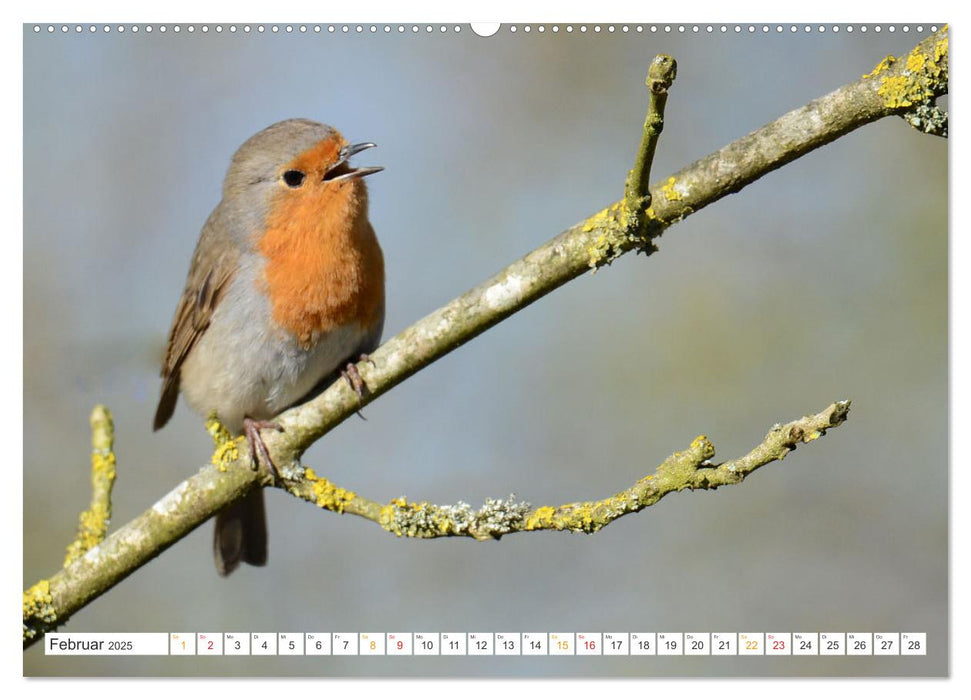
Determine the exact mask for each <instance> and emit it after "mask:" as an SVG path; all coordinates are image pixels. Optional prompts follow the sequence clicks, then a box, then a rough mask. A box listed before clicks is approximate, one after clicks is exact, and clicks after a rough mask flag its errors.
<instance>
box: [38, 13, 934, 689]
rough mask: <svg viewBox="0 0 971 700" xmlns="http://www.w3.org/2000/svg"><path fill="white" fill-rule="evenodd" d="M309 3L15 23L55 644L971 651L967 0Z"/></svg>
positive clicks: (241, 652)
mask: <svg viewBox="0 0 971 700" xmlns="http://www.w3.org/2000/svg"><path fill="white" fill-rule="evenodd" d="M291 14H292V13H290V12H283V11H281V12H280V16H281V18H284V19H292V20H295V21H285V22H277V23H274V22H263V23H245V22H244V23H239V22H235V23H234V22H206V23H200V22H164V23H135V24H132V23H124V22H120V23H119V22H105V21H97V22H92V21H77V18H83V17H82V16H83V15H84V11H83V10H79V11H77V12H75V13H73V15H72V17H70V18H68V17H65V18H64V19H63V20H58V18H56V17H50V18H49V20H50V21H45V22H38V21H34V22H31V21H28V22H27V23H26V24H24V25H23V30H22V31H23V213H24V217H23V220H24V223H23V313H24V322H23V334H24V340H23V349H24V363H23V375H24V390H23V404H24V408H23V421H24V435H23V446H24V456H23V465H24V471H23V483H24V487H23V488H24V490H23V505H24V509H23V512H24V516H23V517H24V522H23V527H24V538H23V552H24V554H23V570H24V573H23V587H24V655H23V672H24V675H26V676H32V677H60V676H72V677H77V676H108V677H112V676H146V677H185V676H215V677H230V676H232V677H251V676H252V677H277V676H287V677H291V678H292V677H377V678H380V677H452V678H473V677H498V678H508V677H522V678H537V677H561V678H562V677H567V678H646V677H686V676H689V677H694V676H699V677H708V676H718V677H736V676H738V677H742V676H744V677H763V676H764V677H786V676H794V677H840V676H846V677H886V676H900V677H941V676H946V675H947V674H948V668H949V667H948V658H949V653H950V649H949V622H948V613H949V611H948V517H949V509H948V490H947V486H948V448H947V439H948V419H949V414H948V381H949V375H948V262H949V261H948V206H949V199H948V185H949V181H948V168H949V160H948V140H947V129H948V114H947V111H948V98H947V94H948V51H949V28H948V26H947V25H946V23H945V22H933V21H927V22H911V23H907V24H903V23H887V22H883V23H852V24H849V23H834V22H814V23H811V24H806V23H801V24H791V23H785V24H777V23H765V22H751V23H750V22H746V23H741V24H737V23H697V22H681V23H679V22H673V23H671V22H667V23H651V22H634V21H630V22H623V21H617V22H573V23H570V22H555V21H552V22H527V23H523V22H519V23H516V22H504V23H495V24H469V23H467V22H429V21H427V18H426V21H424V22H418V23H416V22H373V21H372V22H329V21H327V18H326V17H325V16H323V15H326V8H324V9H322V10H321V11H320V12H319V13H318V14H320V15H321V16H308V17H304V18H300V17H296V16H293V17H290V16H289V15H291ZM284 15H287V17H284ZM551 18H552V19H556V18H555V17H552V15H551ZM44 19H48V18H47V17H46V16H45V18H44ZM69 19H70V20H71V21H67V20H69ZM301 19H303V20H304V21H297V20H301ZM389 19H391V18H390V17H389ZM931 19H934V18H931ZM783 458H785V459H783Z"/></svg>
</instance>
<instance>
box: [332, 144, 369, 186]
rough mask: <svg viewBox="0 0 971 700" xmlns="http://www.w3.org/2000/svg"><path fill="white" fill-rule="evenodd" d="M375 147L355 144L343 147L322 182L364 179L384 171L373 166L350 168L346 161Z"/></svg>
mask: <svg viewBox="0 0 971 700" xmlns="http://www.w3.org/2000/svg"><path fill="white" fill-rule="evenodd" d="M375 146H377V144H376V143H355V144H353V145H347V146H344V148H342V149H341V152H340V157H339V158H338V159H337V162H336V163H334V165H332V166H331V167H330V169H329V170H328V171H327V173H326V174H325V175H324V180H325V181H327V182H339V181H340V180H349V179H351V178H354V177H365V176H367V175H373V174H374V173H379V172H381V171H382V170H384V167H383V166H380V165H373V166H367V167H363V168H352V167H351V166H350V165H349V164H348V162H347V160H348V159H349V158H350V157H351V156H354V155H357V154H358V153H360V152H361V151H366V150H367V149H369V148H374V147H375Z"/></svg>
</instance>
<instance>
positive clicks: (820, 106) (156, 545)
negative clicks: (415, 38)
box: [24, 27, 948, 647]
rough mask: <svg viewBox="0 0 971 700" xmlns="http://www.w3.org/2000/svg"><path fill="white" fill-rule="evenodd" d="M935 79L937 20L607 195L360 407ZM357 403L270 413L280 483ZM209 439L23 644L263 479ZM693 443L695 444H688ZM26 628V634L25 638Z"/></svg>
mask: <svg viewBox="0 0 971 700" xmlns="http://www.w3.org/2000/svg"><path fill="white" fill-rule="evenodd" d="M947 81H948V38H947V28H946V27H945V28H944V29H942V30H941V31H940V32H937V33H936V34H934V35H932V36H930V37H928V38H926V39H925V40H923V41H922V42H920V44H918V45H917V46H916V47H915V48H914V50H913V51H911V52H910V54H908V55H907V56H906V57H901V58H899V59H893V57H890V58H888V59H884V61H882V62H881V63H880V64H878V65H877V67H876V69H874V71H873V72H872V73H870V74H868V75H866V76H864V77H863V78H861V79H860V80H857V81H856V82H854V83H850V84H849V85H846V86H844V87H841V88H839V89H837V90H835V91H833V92H831V93H830V94H828V95H826V96H824V97H821V98H819V99H817V100H814V101H812V102H810V103H809V104H807V105H805V106H804V107H801V108H799V109H796V110H793V111H792V112H790V113H788V114H786V115H784V116H782V117H780V118H779V119H777V120H776V121H774V122H772V123H770V124H767V125H766V126H764V127H762V128H761V129H758V130H756V131H755V132H753V133H751V134H749V135H748V136H745V137H743V138H741V139H739V140H737V141H735V142H734V143H732V144H729V145H728V146H726V147H724V148H722V149H721V150H719V151H717V152H715V153H713V154H711V155H709V156H707V157H705V158H702V159H701V160H699V161H697V162H695V163H693V164H692V165H689V166H688V167H686V168H684V169H683V170H681V171H680V172H678V173H675V174H674V175H672V176H671V177H669V178H667V179H666V180H664V181H662V182H661V183H656V184H655V185H654V186H652V188H651V194H652V203H651V206H650V208H649V209H647V211H646V212H645V216H646V222H645V225H644V226H643V227H640V228H637V229H634V228H632V227H630V226H628V225H627V222H626V221H625V219H626V216H625V206H624V202H623V201H620V202H615V203H614V204H612V205H610V206H608V207H607V208H605V209H603V210H601V211H600V212H598V213H596V214H594V215H593V216H591V217H589V218H588V219H586V220H585V221H581V222H580V223H578V224H576V225H575V226H573V227H572V228H570V229H568V230H567V231H565V232H563V233H562V234H560V235H559V236H557V237H555V238H553V239H552V240H551V241H549V242H548V243H546V244H545V245H543V246H541V247H540V248H538V249H536V250H535V251H533V252H531V253H529V254H528V255H526V256H525V257H523V258H522V259H520V260H518V261H516V262H514V263H512V264H511V265H509V266H508V267H507V268H505V269H504V270H502V271H501V272H499V273H498V274H497V275H495V276H494V277H493V278H491V279H489V280H487V281H486V282H484V283H482V284H480V285H479V286H477V287H475V288H474V289H471V290H470V291H468V292H466V293H465V294H463V295H462V296H460V297H459V298H457V299H455V300H454V301H452V302H451V303H449V304H447V305H446V306H444V307H442V308H441V309H439V310H437V311H435V312H433V313H431V314H429V315H428V316H426V317H425V318H424V319H422V320H421V321H418V322H417V323H415V324H413V325H412V326H410V327H409V328H407V329H405V330H404V331H402V332H401V333H399V334H398V335H397V336H395V337H393V338H391V339H390V340H388V341H387V342H386V343H385V344H384V345H382V346H381V347H380V348H379V349H378V350H377V351H375V352H374V353H373V354H372V355H371V360H372V363H370V364H368V363H362V364H361V365H359V371H360V373H361V376H362V377H363V378H364V380H365V382H366V384H367V387H368V389H369V391H368V393H367V394H366V395H365V398H364V400H363V403H364V404H367V403H370V402H371V401H372V400H374V399H375V398H377V397H378V396H380V395H382V394H384V393H385V392H387V391H389V390H390V389H392V388H393V387H394V386H396V385H397V384H399V383H400V382H402V381H404V380H405V379H407V378H408V377H410V376H411V375H412V374H414V373H415V372H417V371H419V370H421V369H422V368H424V367H426V366H428V365H429V364H431V363H432V362H434V361H435V360H437V359H439V358H440V357H442V356H444V355H446V354H447V353H449V352H451V351H452V350H454V349H455V348H457V347H459V346H460V345H462V344H464V343H466V342H468V341H469V340H471V339H472V338H474V337H476V336H477V335H479V334H480V333H482V332H484V331H485V330H487V329H488V328H490V327H492V326H493V325H495V324H496V323H499V322H500V321H502V320H503V319H505V318H507V317H508V316H510V315H512V314H513V313H515V312H516V311H518V310H520V309H522V308H524V307H526V306H527V305H529V304H531V303H532V302H534V301H536V300H537V299H539V298H541V297H542V296H544V295H546V294H548V293H549V292H551V291H552V290H554V289H556V288H557V287H559V286H561V285H563V284H565V283H566V282H568V281H570V280H571V279H574V278H575V277H577V276H579V275H581V274H583V273H584V272H586V271H587V270H591V269H593V270H596V269H597V268H600V267H602V266H604V265H607V264H609V263H610V262H612V261H613V260H615V259H616V258H618V257H620V256H621V255H623V254H624V253H627V252H629V251H631V250H645V251H649V250H651V249H652V247H653V239H655V238H657V237H658V236H660V235H661V234H662V233H663V232H664V230H666V229H667V227H669V226H670V225H672V224H674V223H676V222H678V221H680V220H682V219H684V218H685V217H686V216H689V215H690V214H691V213H693V212H695V211H698V210H699V209H701V208H703V207H705V206H707V205H709V204H711V203H712V202H716V201H718V200H719V199H721V198H722V197H724V196H726V195H728V194H731V193H733V192H737V191H739V190H740V189H742V188H743V187H745V186H746V185H748V184H749V183H751V182H754V181H755V180H757V179H758V178H760V177H762V176H763V175H765V174H767V173H769V172H771V171H773V170H775V169H777V168H779V167H781V166H782V165H785V164H786V163H788V162H790V161H792V160H794V159H796V158H798V157H800V156H802V155H805V154H806V153H808V152H810V151H812V150H814V149H816V148H819V147H820V146H823V145H825V144H827V143H829V142H831V141H833V140H835V139H836V138H839V137H840V136H842V135H844V134H846V133H848V132H850V131H852V130H854V129H856V128H858V127H860V126H862V125H864V124H867V123H870V122H872V121H876V120H877V119H880V118H883V117H886V116H889V115H904V114H906V113H908V112H912V111H914V109H916V108H917V107H919V106H920V105H927V104H932V103H933V100H934V99H936V98H937V97H940V96H941V95H944V94H947ZM837 406H838V405H837ZM360 407H361V402H359V400H358V397H357V395H356V394H355V393H354V392H353V391H352V390H351V389H350V388H349V387H348V386H347V385H346V382H343V381H339V382H336V383H335V384H333V385H332V386H331V387H329V388H328V389H326V390H325V391H324V392H323V393H322V394H320V395H319V396H317V397H316V398H314V399H313V400H312V401H310V402H308V403H306V404H304V405H302V406H299V407H296V408H293V409H291V410H289V411H286V412H285V413H283V414H282V415H281V416H279V417H278V418H277V422H279V423H280V425H282V426H283V428H284V432H283V433H268V434H266V435H265V436H264V439H265V441H266V443H267V446H268V447H269V449H270V451H271V453H272V454H273V457H274V460H275V461H276V464H277V465H278V467H280V469H281V472H282V475H283V477H284V479H285V481H286V482H287V486H288V488H289V487H291V486H294V485H295V486H294V487H295V488H298V489H299V488H303V487H302V486H301V483H304V484H308V485H310V487H311V488H313V484H314V483H317V484H319V483H320V479H319V478H316V475H314V474H313V472H312V471H309V470H308V471H307V472H305V470H304V469H303V468H302V467H301V466H300V464H299V458H300V456H301V455H302V454H303V453H304V451H305V450H306V449H307V448H308V447H309V446H310V445H311V444H313V443H314V442H315V441H316V440H318V439H320V438H321V437H322V436H324V435H325V434H327V433H328V432H329V431H330V430H332V429H333V428H334V427H336V426H337V425H339V424H340V423H341V422H343V421H344V420H345V419H346V418H347V417H349V416H350V415H351V414H353V413H354V412H356V411H357V410H358V409H359V408H360ZM216 432H217V436H218V431H216ZM810 434H811V433H810ZM217 443H218V447H217V450H216V453H215V454H214V459H215V461H216V463H217V464H218V465H219V466H218V467H217V468H212V467H207V468H205V469H203V470H202V471H201V472H199V473H198V474H197V475H196V476H194V477H192V478H191V479H189V480H187V481H184V482H183V483H181V484H179V486H177V487H176V488H175V489H174V490H173V491H172V492H171V493H169V494H168V495H167V496H165V497H164V498H163V499H162V500H160V501H159V502H158V503H156V504H155V505H154V506H153V507H152V508H150V509H149V510H147V511H146V512H145V513H143V514H142V515H140V516H138V517H137V518H135V519H134V520H133V521H131V522H130V523H128V524H127V525H125V526H124V527H123V528H121V529H120V530H118V531H117V532H115V533H114V534H113V535H111V536H110V537H108V538H107V539H106V540H105V541H104V542H103V543H101V545H99V546H97V547H95V548H93V549H91V550H90V551H88V552H87V553H86V554H85V555H84V556H82V557H81V558H79V559H77V560H75V561H73V562H72V563H71V564H70V565H69V566H67V567H65V568H64V569H63V570H61V571H60V572H58V573H57V574H55V575H54V576H53V577H51V579H50V580H49V581H41V582H39V583H38V584H36V585H35V586H33V587H32V588H31V589H30V590H29V591H28V592H26V593H25V594H24V624H25V634H24V645H25V647H26V646H29V645H30V644H31V643H32V642H33V641H35V640H36V639H37V638H39V636H40V635H39V634H38V633H42V632H43V631H45V630H47V629H50V628H51V627H52V626H54V625H55V624H61V623H63V622H64V621H65V620H66V619H67V618H68V617H69V616H70V615H71V614H73V613H74V612H76V611H77V610H78V609H80V608H81V607H83V606H84V605H85V604H87V603H88V602H90V601H91V600H93V599H94V598H96V597H98V596H99V595H101V594H102V593H104V592H105V591H106V590H108V589H110V588H111V587H112V586H114V585H115V584H117V583H118V582H119V581H121V580H122V579H123V578H124V577H126V576H127V575H128V574H130V573H131V572H132V571H134V570H135V569H136V568H138V567H139V566H142V565H143V564H144V563H146V562H147V561H149V560H150V559H152V558H153V557H155V556H157V555H158V554H160V553H161V552H162V551H164V550H165V549H167V548H168V547H169V546H171V545H172V544H173V543H174V542H176V541H177V540H178V539H180V538H181V537H184V536H185V535H186V534H188V533H189V532H191V531H192V530H193V529H195V528H196V527H198V526H199V525H201V524H202V523H203V522H205V521H206V520H208V519H209V518H210V517H212V516H213V515H214V514H215V513H217V512H218V511H220V510H222V509H223V508H225V507H226V506H227V505H229V504H230V503H232V502H234V501H235V500H238V499H239V498H241V497H242V496H243V495H244V494H245V493H246V492H247V491H248V490H249V489H251V488H254V487H256V486H257V485H270V484H272V483H273V477H272V476H271V475H270V474H269V473H268V472H266V471H265V469H260V471H258V472H257V471H253V470H252V469H251V465H250V463H249V457H248V450H239V449H237V448H238V445H239V441H238V440H234V439H232V438H230V437H228V436H224V437H221V438H219V439H218V440H217ZM792 445H793V446H794V445H795V442H793V443H792ZM702 447H704V444H703V443H702V444H699V445H698V446H693V448H694V449H701V448H702ZM760 447H761V446H760ZM759 449H760V448H756V450H755V452H758V451H759ZM691 450H692V448H689V452H691ZM703 451H704V450H702V452H703ZM750 457H751V454H750V455H749V456H747V457H745V458H742V460H739V461H737V462H735V463H733V464H736V465H744V464H754V463H755V462H751V461H745V460H747V459H749V458H750ZM756 461H757V460H756ZM699 464H700V463H699ZM697 466H698V465H696V467H695V472H694V473H695V475H698V478H700V479H702V480H703V481H704V480H706V479H707V478H709V477H711V478H716V476H717V475H724V474H725V472H723V471H719V470H721V469H722V467H719V468H717V469H714V470H709V468H708V467H703V468H700V469H699V468H697ZM724 466H725V465H723V467H724ZM753 468H754V467H753ZM308 472H309V473H308ZM327 483H328V484H329V482H327ZM693 483H694V482H693ZM705 483H707V482H706V481H705ZM711 483H712V485H715V483H714V482H711ZM686 487H687V488H702V487H703V484H702V482H700V481H699V482H697V485H688V486H686ZM635 488H636V487H635ZM334 489H335V490H334V491H333V492H331V491H330V490H329V487H328V486H327V485H326V484H325V485H324V486H323V487H322V490H323V491H324V492H325V494H326V493H330V494H331V496H332V497H334V498H337V499H338V500H340V499H341V498H342V497H341V495H340V494H341V492H340V490H339V489H336V487H334ZM344 493H345V494H346V493H347V492H344ZM665 493H666V492H665ZM662 495H663V494H662ZM326 499H327V497H325V498H324V500H325V501H326ZM607 500H608V501H610V500H611V499H607ZM317 502H318V503H320V499H319V497H318V500H317ZM561 508H563V509H566V510H560V511H557V509H553V511H554V512H553V514H552V515H551V516H550V517H551V518H553V519H552V520H551V521H550V523H551V524H553V526H554V527H555V522H557V518H560V521H561V522H575V521H573V520H571V519H570V517H568V516H569V513H570V512H571V510H570V509H575V508H576V505H574V506H564V507H561ZM545 512H546V511H544V513H545ZM557 513H559V515H557ZM534 514H535V513H534ZM543 522H544V523H545V522H546V520H545V519H544V520H543ZM28 599H29V601H28ZM28 602H29V604H28ZM28 628H29V629H30V631H31V632H32V634H33V636H30V637H29V638H28Z"/></svg>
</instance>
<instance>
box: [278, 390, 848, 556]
mask: <svg viewBox="0 0 971 700" xmlns="http://www.w3.org/2000/svg"><path fill="white" fill-rule="evenodd" d="M849 410H850V402H849V401H837V402H836V403H833V404H830V405H829V406H827V407H826V408H825V409H823V410H822V411H821V412H820V413H817V414H816V415H814V416H806V417H805V418H801V419H799V420H795V421H792V422H791V423H787V424H785V425H778V424H776V425H774V426H772V428H771V429H770V430H769V433H768V434H767V435H766V436H765V439H764V440H763V441H762V443H761V444H759V445H758V446H756V447H755V448H754V449H752V450H751V451H750V452H749V453H748V454H746V455H745V456H744V457H740V458H738V459H736V460H732V461H730V462H725V463H724V464H721V465H714V464H711V463H710V462H709V461H708V460H710V459H711V458H712V457H714V456H715V446H714V445H712V443H711V441H710V440H709V439H708V438H707V437H705V436H704V435H699V436H698V437H697V438H695V439H694V440H693V441H692V443H691V445H690V446H689V447H688V448H687V449H686V450H685V451H684V452H675V453H674V454H673V455H671V456H670V457H668V458H667V459H666V460H664V462H662V463H661V464H660V466H658V467H657V469H656V470H655V472H654V473H653V474H651V475H649V476H645V477H644V478H643V479H641V480H640V481H638V482H637V483H636V484H634V485H633V486H631V487H630V488H628V489H626V490H624V491H621V492H620V493H616V494H614V495H613V496H610V497H609V498H605V499H603V500H600V501H584V502H582V503H568V504H566V505H562V506H555V507H554V506H540V507H538V508H534V507H533V506H532V505H531V504H529V503H527V502H525V501H516V500H515V498H514V497H513V496H510V497H509V498H508V499H506V500H505V501H503V500H498V499H489V500H488V501H486V503H485V505H483V506H482V507H481V508H480V509H479V510H478V511H474V510H472V507H471V506H470V505H469V504H468V503H462V502H459V503H457V504H456V505H449V506H438V505H434V504H431V503H427V502H425V501H422V502H420V503H415V502H408V501H406V500H405V499H404V498H395V499H393V500H391V502H389V503H378V502H376V501H372V500H369V499H367V498H364V497H362V496H359V495H358V494H356V493H354V492H353V491H348V490H346V489H342V488H340V487H338V486H335V485H334V484H332V483H331V482H330V481H328V480H327V479H325V478H323V477H318V476H317V475H316V474H315V473H314V471H313V470H312V469H310V468H309V467H308V468H306V469H305V474H304V478H303V479H300V480H297V481H292V482H287V483H286V484H285V486H284V488H286V490H287V491H289V492H290V493H292V494H293V495H294V496H297V497H299V498H302V499H304V500H305V501H309V502H310V503H313V504H315V505H317V506H320V507H321V508H325V509H326V510H330V511H334V512H336V513H350V514H353V515H359V516H361V517H363V518H367V519H368V520H372V521H374V522H376V523H378V524H379V525H380V526H381V527H383V528H384V529H385V530H387V531H389V532H393V533H394V534H396V535H398V536H399V537H418V538H423V539H432V538H436V537H473V538H475V539H477V540H494V539H495V540H497V539H499V538H501V537H502V536H503V535H508V534H511V533H514V532H530V531H533V530H569V531H571V532H584V533H593V532H597V531H598V530H600V529H601V528H603V527H605V526H607V525H609V524H610V523H612V522H613V521H614V520H617V519H618V518H621V517H623V516H625V515H628V514H630V513H638V512H640V511H642V510H644V509H645V508H647V507H649V506H652V505H654V504H655V503H657V502H658V501H660V500H661V499H662V498H664V496H666V495H667V494H669V493H671V492H673V491H682V490H684V489H691V490H695V489H717V488H718V487H719V486H727V485H730V484H740V483H741V482H742V481H743V480H744V479H745V477H746V476H748V475H749V474H751V473H752V472H754V471H755V470H756V469H758V468H759V467H762V466H765V465H766V464H768V463H769V462H774V461H776V460H781V459H784V458H785V456H786V455H787V454H789V453H790V452H791V451H792V450H794V449H796V445H797V444H798V443H800V442H811V441H813V440H816V439H817V438H819V437H821V436H823V435H825V434H826V431H827V430H828V429H830V428H835V427H837V426H838V425H840V424H841V423H842V422H843V421H845V420H846V418H847V415H848V414H849Z"/></svg>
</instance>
